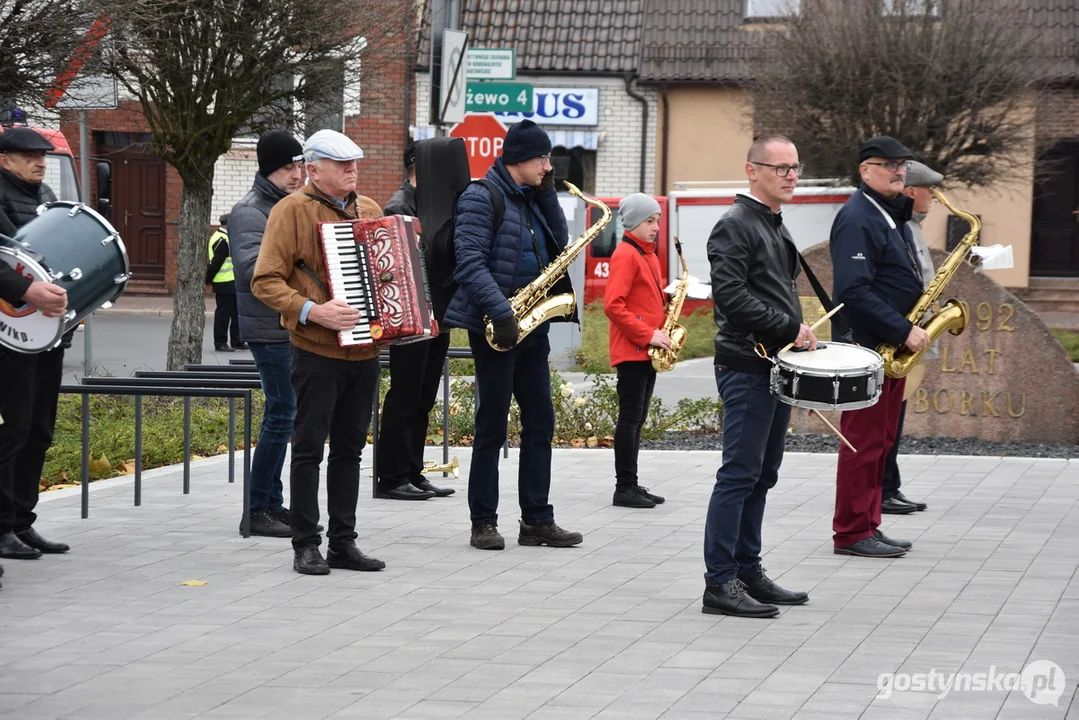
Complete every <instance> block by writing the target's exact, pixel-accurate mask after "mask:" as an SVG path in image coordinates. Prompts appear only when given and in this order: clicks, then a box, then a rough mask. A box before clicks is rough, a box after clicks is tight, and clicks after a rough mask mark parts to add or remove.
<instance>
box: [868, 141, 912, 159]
mask: <svg viewBox="0 0 1079 720" xmlns="http://www.w3.org/2000/svg"><path fill="white" fill-rule="evenodd" d="M873 157H879V158H887V159H889V160H913V159H914V153H912V152H911V151H910V150H908V149H907V148H906V146H905V145H903V143H901V142H899V141H898V140H896V139H895V138H894V137H888V136H887V135H878V136H877V137H871V138H869V139H868V140H866V141H865V145H862V149H861V150H860V151H859V152H858V162H865V161H866V160H868V159H869V158H873Z"/></svg>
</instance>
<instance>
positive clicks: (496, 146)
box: [450, 114, 506, 180]
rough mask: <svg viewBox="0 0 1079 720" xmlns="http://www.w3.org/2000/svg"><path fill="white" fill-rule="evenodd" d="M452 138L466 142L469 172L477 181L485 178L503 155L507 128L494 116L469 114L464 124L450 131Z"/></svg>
mask: <svg viewBox="0 0 1079 720" xmlns="http://www.w3.org/2000/svg"><path fill="white" fill-rule="evenodd" d="M450 137H458V138H461V139H462V140H464V141H465V151H466V152H467V153H468V170H469V172H470V173H471V175H472V179H473V180H475V179H477V178H481V177H483V176H484V174H485V173H486V172H487V169H488V168H490V167H491V166H492V165H494V164H495V158H496V157H498V156H499V155H501V154H502V142H503V141H504V140H505V139H506V128H505V127H503V125H502V123H500V122H499V121H498V118H496V117H495V116H494V115H490V114H480V115H472V114H469V115H467V116H466V117H465V121H464V122H463V123H460V124H459V125H457V127H455V128H454V129H453V130H451V131H450Z"/></svg>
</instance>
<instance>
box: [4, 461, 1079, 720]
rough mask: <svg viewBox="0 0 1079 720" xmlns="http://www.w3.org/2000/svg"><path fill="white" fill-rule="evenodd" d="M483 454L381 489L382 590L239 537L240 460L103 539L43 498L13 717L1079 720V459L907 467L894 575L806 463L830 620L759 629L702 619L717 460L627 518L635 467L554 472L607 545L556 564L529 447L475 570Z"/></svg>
mask: <svg viewBox="0 0 1079 720" xmlns="http://www.w3.org/2000/svg"><path fill="white" fill-rule="evenodd" d="M458 455H459V457H460V460H461V462H462V466H463V467H462V478H461V480H460V481H458V482H457V483H456V484H455V486H456V487H457V488H458V492H457V494H456V495H454V496H452V497H450V498H447V499H437V500H430V501H425V502H411V503H410V502H400V501H392V500H373V499H371V498H370V496H369V485H368V486H367V487H366V488H365V490H367V492H364V493H361V499H360V508H359V513H358V531H359V533H360V538H359V540H358V543H359V546H360V548H361V549H362V550H364V551H365V552H367V553H369V554H372V555H374V556H375V557H378V558H380V559H382V560H384V561H386V563H387V568H386V569H385V570H384V571H382V572H379V573H353V572H349V571H346V570H334V571H333V573H332V574H331V575H330V576H328V577H308V576H301V575H298V574H296V573H294V572H293V571H292V567H291V562H292V553H291V548H290V545H289V542H288V541H287V540H280V539H270V538H251V539H247V540H245V539H243V538H242V537H240V536H239V534H238V533H237V524H238V521H239V518H240V510H239V509H240V507H241V485H240V483H239V473H237V483H236V484H233V485H229V484H228V483H227V465H226V460H225V458H224V457H221V458H210V459H207V460H201V461H198V462H196V463H195V464H194V466H193V472H192V491H191V494H190V495H183V494H182V492H181V490H182V473H181V469H180V468H179V467H173V468H162V469H160V470H155V471H152V472H150V473H147V475H146V478H145V486H144V489H143V505H142V506H141V507H133V506H132V483H131V478H130V477H128V478H118V479H114V480H109V481H103V482H100V483H95V484H94V486H92V492H91V498H90V517H89V519H86V520H83V519H80V517H79V496H78V489H76V488H72V489H68V490H60V491H56V492H52V493H47V494H44V495H43V496H42V502H41V503H40V505H39V514H40V516H41V519H40V520H39V521H38V523H37V525H36V526H37V527H38V528H39V529H40V530H41V532H42V533H43V534H44V535H45V536H46V537H49V538H53V539H56V540H63V541H65V542H69V543H70V544H71V545H72V551H71V552H70V553H69V554H67V555H63V556H45V557H44V558H42V559H40V560H36V561H21V562H20V561H5V563H4V565H5V568H6V570H7V573H6V575H5V576H4V578H3V589H2V590H0V717H3V718H13V719H17V720H45V719H47V718H48V719H54V718H64V719H65V720H98V719H101V720H125V719H127V718H132V719H134V718H138V719H139V720H181V719H186V718H207V719H209V718H243V719H249V718H250V719H254V718H290V719H291V718H295V719H297V720H318V719H319V718H335V719H337V718H340V719H344V718H356V719H363V720H379V719H381V718H402V719H404V718H409V719H422V720H436V719H439V718H477V719H479V718H484V719H489V720H513V719H515V718H529V719H530V720H541V719H550V720H577V719H578V718H580V719H584V718H597V719H599V718H604V719H608V718H609V719H612V720H623V719H624V720H631V719H635V718H642V719H643V718H665V719H668V718H675V719H684V720H704V719H705V718H709V719H713V718H731V719H734V718H742V719H747V720H748V719H750V718H761V719H762V720H781V719H783V718H804V719H805V720H810V719H813V720H818V719H819V720H842V719H844V718H864V719H866V720H868V719H870V718H874V719H877V718H879V719H881V720H885V719H887V720H907V719H908V718H909V719H910V720H914V719H916V718H973V719H980V718H997V717H999V718H1017V719H1026V718H1031V719H1038V718H1071V717H1075V718H1079V694H1077V693H1076V681H1077V680H1079V574H1077V571H1076V569H1077V565H1079V503H1077V501H1079V462H1076V461H1065V460H1031V459H1019V458H986V457H981V458H967V457H928V456H901V458H900V467H901V469H902V471H903V475H904V490H905V491H906V492H907V494H908V496H910V497H912V498H917V499H919V500H924V501H925V502H928V503H929V510H928V511H926V512H921V513H917V514H914V515H910V516H904V517H899V518H894V519H893V518H890V517H889V516H885V524H884V530H885V532H887V533H888V534H889V535H891V536H892V537H896V538H903V539H909V540H913V541H915V549H914V550H913V551H912V552H910V553H909V554H908V555H907V556H906V557H903V558H900V559H896V560H872V559H863V558H853V557H842V556H837V555H834V554H833V553H832V551H831V547H832V546H831V517H832V507H833V501H834V483H835V462H836V459H835V456H831V455H799V454H788V455H787V458H786V460H785V462H784V465H783V469H782V474H781V478H780V482H779V485H778V487H777V488H776V489H775V490H774V491H773V492H772V493H771V494H770V496H769V505H768V511H767V515H766V518H765V528H764V529H765V538H764V539H765V551H766V555H765V563H764V566H765V568H766V569H767V571H768V573H769V575H770V576H771V577H773V578H774V579H776V580H777V581H778V582H779V583H780V584H782V585H784V586H786V587H789V588H793V589H798V590H806V591H808V592H809V593H810V602H809V604H808V605H805V606H802V607H792V608H784V609H783V612H782V614H781V615H780V616H779V617H778V618H776V619H773V620H749V619H737V618H729V617H723V616H714V615H703V614H702V613H701V611H700V605H701V593H702V591H703V572H704V564H703V558H702V550H701V542H702V533H703V526H704V516H705V512H706V509H707V503H708V497H709V494H710V492H711V488H712V483H713V481H714V473H715V470H716V468H717V467H718V464H719V453H715V452H679V453H675V452H658V451H644V452H642V453H641V471H642V472H641V475H642V478H648V480H647V481H645V480H642V482H643V483H644V484H646V485H649V486H650V487H651V488H652V489H653V490H654V491H656V492H657V493H659V494H662V495H664V496H666V498H667V502H666V504H664V505H662V506H659V507H657V508H655V509H652V510H629V509H626V508H617V507H613V506H611V504H610V501H611V490H612V487H613V460H612V453H611V451H608V450H556V451H555V452H554V478H555V479H554V487H553V489H552V500H553V502H554V505H555V511H556V519H557V520H558V522H559V523H560V524H561V525H563V526H564V527H566V528H568V529H571V530H579V531H581V532H583V533H584V534H585V541H584V544H583V545H581V546H579V547H577V548H570V549H550V548H533V547H519V546H518V545H517V544H516V542H515V540H516V532H515V524H516V520H517V512H516V511H517V507H516V492H515V490H516V483H515V482H514V478H515V469H516V462H517V456H516V453H515V452H513V451H511V453H510V458H509V459H508V460H503V461H502V466H501V467H502V473H503V481H502V490H503V492H502V503H501V510H502V518H501V521H500V526H501V529H502V531H503V533H504V534H505V535H506V538H507V548H506V550H505V551H503V552H483V551H479V550H475V549H473V548H471V547H469V544H468V531H469V522H468V508H467V502H466V498H465V496H464V494H465V480H464V478H466V477H467V465H468V458H469V452H468V450H467V449H462V450H459V451H458ZM430 457H431V458H432V459H433V458H434V457H435V455H434V453H433V452H432V454H431V456H430ZM366 459H367V458H365V460H366ZM287 467H288V466H287V464H286V470H287ZM364 474H365V475H368V468H367V467H365V469H364ZM366 481H367V482H369V476H368V477H367V478H366ZM437 482H439V481H438V480H436V483H437ZM439 484H441V483H439ZM286 487H287V482H286ZM324 547H325V546H324ZM193 580H195V581H201V582H204V583H205V584H204V585H195V586H188V585H184V584H183V583H184V582H186V581H193ZM1024 668H1026V672H1024ZM953 674H954V675H953ZM949 678H950V679H951V682H952V685H951V686H950V687H949V688H948V689H947V692H945V685H944V683H945V681H946V680H948V679H949ZM1016 685H1017V686H1019V687H1017V688H1016V689H1013V690H1012V691H1011V692H1009V691H1008V689H1007V688H1008V687H1012V686H1016ZM980 688H985V689H980Z"/></svg>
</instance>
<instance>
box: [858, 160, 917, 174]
mask: <svg viewBox="0 0 1079 720" xmlns="http://www.w3.org/2000/svg"><path fill="white" fill-rule="evenodd" d="M910 163H911V161H910V160H888V161H887V162H869V161H868V160H866V163H865V164H866V165H880V166H881V167H882V168H884V169H885V170H887V171H888V172H898V170H899V168H903V169H904V170H910Z"/></svg>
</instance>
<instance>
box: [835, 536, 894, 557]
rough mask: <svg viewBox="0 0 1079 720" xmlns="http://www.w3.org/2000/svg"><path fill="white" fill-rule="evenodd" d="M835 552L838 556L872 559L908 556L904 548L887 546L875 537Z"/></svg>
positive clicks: (844, 546) (839, 548) (840, 548)
mask: <svg viewBox="0 0 1079 720" xmlns="http://www.w3.org/2000/svg"><path fill="white" fill-rule="evenodd" d="M833 552H835V554H836V555H857V556H858V557H872V558H895V557H902V556H903V555H906V554H907V551H906V550H904V549H903V548H900V547H896V546H895V545H886V544H884V543H882V542H881V541H880V540H878V539H877V538H875V537H873V536H870V537H867V538H866V539H865V540H859V541H858V542H856V543H852V544H850V545H843V546H842V547H837V548H836V549H835V550H834V551H833Z"/></svg>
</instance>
